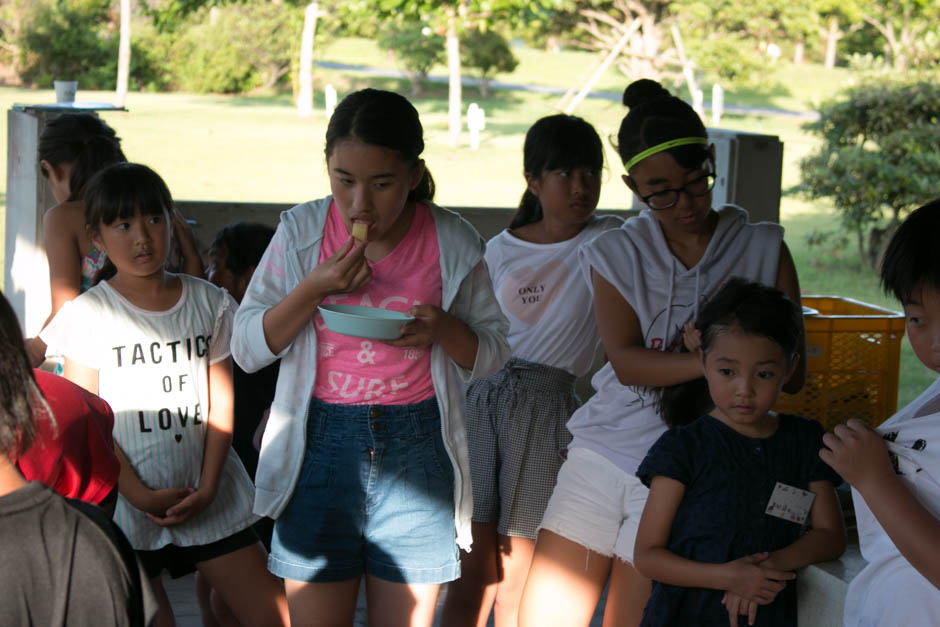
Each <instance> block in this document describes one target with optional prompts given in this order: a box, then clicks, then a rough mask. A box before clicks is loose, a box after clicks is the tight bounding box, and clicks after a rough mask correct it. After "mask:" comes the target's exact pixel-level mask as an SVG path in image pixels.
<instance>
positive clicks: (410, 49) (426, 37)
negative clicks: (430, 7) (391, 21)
mask: <svg viewBox="0 0 940 627" xmlns="http://www.w3.org/2000/svg"><path fill="white" fill-rule="evenodd" d="M445 44H446V40H445V38H444V36H443V35H440V34H438V33H435V32H433V31H432V30H431V29H430V28H428V27H427V26H422V24H421V23H420V22H414V21H410V20H409V21H404V22H401V23H400V24H397V25H395V26H392V27H391V28H390V29H389V30H388V31H386V33H385V34H384V35H382V37H381V38H380V39H379V45H380V46H382V47H383V48H387V49H389V50H392V51H394V52H395V56H396V57H397V58H398V59H399V61H400V63H401V64H402V66H403V67H404V68H405V71H406V72H408V78H409V79H410V80H411V95H412V96H415V97H416V96H420V95H421V83H422V81H424V79H425V78H427V75H428V72H430V71H431V68H432V67H434V66H435V65H437V64H438V63H441V62H442V61H443V60H444V57H445V55H446V49H445Z"/></svg>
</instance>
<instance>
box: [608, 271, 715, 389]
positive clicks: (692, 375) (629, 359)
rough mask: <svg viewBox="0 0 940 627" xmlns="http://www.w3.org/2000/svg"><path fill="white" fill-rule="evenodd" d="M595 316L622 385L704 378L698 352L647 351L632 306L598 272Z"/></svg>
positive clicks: (612, 364)
mask: <svg viewBox="0 0 940 627" xmlns="http://www.w3.org/2000/svg"><path fill="white" fill-rule="evenodd" d="M592 279H593V283H594V315H595V317H596V318H597V327H598V330H599V331H600V335H601V341H602V342H603V343H604V351H605V353H606V355H607V360H608V361H610V364H611V366H613V369H614V372H615V373H616V374H617V379H618V380H619V381H620V383H622V384H623V385H648V386H666V385H675V384H677V383H684V382H686V381H691V380H692V379H697V378H699V377H701V376H702V362H701V359H700V358H699V356H698V354H697V353H671V352H663V351H658V350H653V349H650V348H646V346H645V345H644V342H643V332H642V330H641V329H640V321H639V319H638V318H637V316H636V312H635V311H634V310H633V307H631V306H630V303H628V302H627V301H626V299H625V298H624V297H623V296H622V295H621V294H620V292H619V291H618V290H617V288H616V287H614V286H613V285H611V284H610V283H609V282H608V281H607V280H606V279H605V278H604V277H602V276H601V275H600V274H598V273H597V272H596V271H594V272H593V274H592Z"/></svg>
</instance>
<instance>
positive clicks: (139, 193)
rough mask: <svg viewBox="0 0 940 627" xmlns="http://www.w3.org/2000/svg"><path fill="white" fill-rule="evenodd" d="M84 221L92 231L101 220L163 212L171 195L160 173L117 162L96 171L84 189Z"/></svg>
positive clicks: (167, 209) (170, 203)
mask: <svg viewBox="0 0 940 627" xmlns="http://www.w3.org/2000/svg"><path fill="white" fill-rule="evenodd" d="M82 200H84V201H85V223H86V224H87V225H89V226H90V227H91V229H92V230H93V231H95V232H97V231H98V229H99V227H100V225H102V224H105V225H107V224H112V223H113V222H115V221H116V220H127V219H128V218H132V217H134V214H136V213H137V212H138V211H139V212H140V215H143V216H155V215H166V216H167V218H169V216H170V214H171V212H172V210H173V198H172V197H171V196H170V190H169V188H167V186H166V183H164V182H163V179H162V178H160V175H159V174H157V173H156V172H154V171H153V170H151V169H150V168H148V167H147V166H145V165H141V164H139V163H117V164H114V165H111V166H108V167H107V168H105V169H104V170H101V171H100V172H98V173H97V174H96V175H95V176H94V177H92V179H91V180H90V181H88V186H87V187H86V189H85V194H84V196H83V198H82Z"/></svg>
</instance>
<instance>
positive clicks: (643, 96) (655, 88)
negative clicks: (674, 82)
mask: <svg viewBox="0 0 940 627" xmlns="http://www.w3.org/2000/svg"><path fill="white" fill-rule="evenodd" d="M671 96H672V94H670V93H669V91H668V90H666V89H665V88H664V87H663V86H662V85H660V84H659V83H657V82H656V81H654V80H651V79H648V78H641V79H640V80H638V81H633V82H632V83H630V84H629V85H627V88H626V89H624V90H623V104H624V106H627V107H630V108H631V109H632V108H633V107H635V106H637V105H639V104H643V103H644V102H649V101H651V100H659V99H660V98H670V97H671Z"/></svg>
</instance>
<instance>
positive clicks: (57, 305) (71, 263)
mask: <svg viewBox="0 0 940 627" xmlns="http://www.w3.org/2000/svg"><path fill="white" fill-rule="evenodd" d="M70 209H71V207H70V206H63V205H57V206H55V207H53V208H52V209H50V210H49V211H47V212H46V215H45V216H44V218H43V245H44V247H45V249H46V259H47V260H48V263H49V288H50V293H51V296H52V310H51V311H50V312H49V317H48V318H46V321H45V322H44V323H43V325H42V326H43V327H45V326H46V325H47V324H49V321H50V320H52V318H54V317H55V315H56V313H57V312H58V311H59V310H60V309H62V305H64V304H65V303H67V302H69V301H70V300H74V299H75V298H76V297H77V296H78V292H79V289H80V287H81V280H82V262H81V257H82V253H81V250H80V248H79V243H78V235H77V234H76V233H75V228H76V226H75V220H70V219H69V218H70V216H69V214H68V213H67V212H68V211H69V210H70ZM26 350H27V352H28V354H29V360H30V363H31V364H32V366H33V367H34V368H35V367H38V366H39V365H40V364H41V363H42V362H43V361H44V360H45V358H46V343H45V342H43V341H42V340H41V339H39V338H38V337H33V338H29V339H27V340H26Z"/></svg>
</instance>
